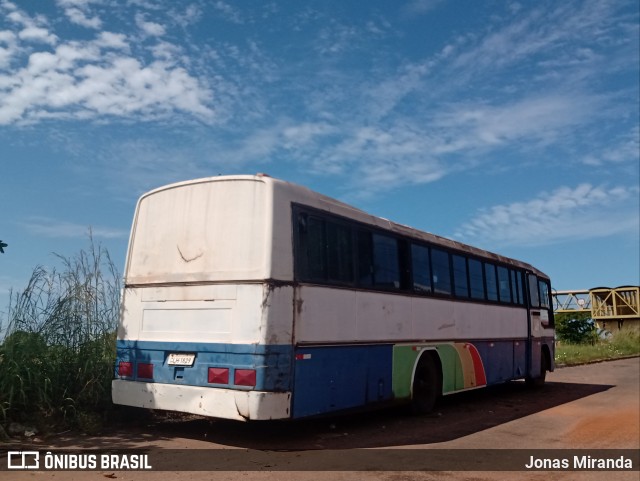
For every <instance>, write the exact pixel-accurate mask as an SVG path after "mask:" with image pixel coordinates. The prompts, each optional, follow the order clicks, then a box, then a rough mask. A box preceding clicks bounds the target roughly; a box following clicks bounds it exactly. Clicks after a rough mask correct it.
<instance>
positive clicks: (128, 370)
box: [118, 361, 133, 377]
mask: <svg viewBox="0 0 640 481" xmlns="http://www.w3.org/2000/svg"><path fill="white" fill-rule="evenodd" d="M118 376H120V377H131V376H133V363H132V362H126V361H120V363H119V364H118Z"/></svg>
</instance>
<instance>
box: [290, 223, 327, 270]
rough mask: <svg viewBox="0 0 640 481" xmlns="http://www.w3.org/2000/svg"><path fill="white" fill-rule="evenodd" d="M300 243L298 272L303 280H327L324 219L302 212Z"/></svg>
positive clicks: (299, 224)
mask: <svg viewBox="0 0 640 481" xmlns="http://www.w3.org/2000/svg"><path fill="white" fill-rule="evenodd" d="M298 245H299V252H298V259H297V260H298V274H299V276H300V278H301V280H307V281H318V280H320V281H323V280H325V279H326V277H327V273H326V249H325V224H324V221H323V220H322V219H320V218H318V217H315V216H310V215H308V214H305V213H302V214H300V215H299V216H298Z"/></svg>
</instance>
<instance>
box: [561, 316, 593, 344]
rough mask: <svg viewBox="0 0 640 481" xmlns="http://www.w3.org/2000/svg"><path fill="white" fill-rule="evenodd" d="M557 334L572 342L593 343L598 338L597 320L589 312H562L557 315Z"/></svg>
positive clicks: (562, 339) (562, 338) (563, 339)
mask: <svg viewBox="0 0 640 481" xmlns="http://www.w3.org/2000/svg"><path fill="white" fill-rule="evenodd" d="M555 327H556V335H557V336H558V339H559V340H560V341H564V342H568V343H571V344H587V343H589V344H593V343H594V342H596V341H597V339H598V333H597V329H596V325H595V322H593V319H591V317H590V314H589V313H580V312H578V313H575V314H574V313H562V314H556V316H555Z"/></svg>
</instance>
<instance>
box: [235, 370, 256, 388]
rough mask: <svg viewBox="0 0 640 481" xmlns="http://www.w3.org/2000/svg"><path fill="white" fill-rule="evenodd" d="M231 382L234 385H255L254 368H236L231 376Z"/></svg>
mask: <svg viewBox="0 0 640 481" xmlns="http://www.w3.org/2000/svg"><path fill="white" fill-rule="evenodd" d="M233 384H235V385H236V386H250V387H254V386H255V385H256V370H255V369H236V371H235V374H234V376H233Z"/></svg>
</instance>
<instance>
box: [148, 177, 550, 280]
mask: <svg viewBox="0 0 640 481" xmlns="http://www.w3.org/2000/svg"><path fill="white" fill-rule="evenodd" d="M242 180H244V181H255V182H263V183H265V184H266V185H268V186H270V188H271V189H272V190H274V191H276V190H277V191H279V192H280V193H281V195H284V196H285V197H287V198H289V199H290V200H291V202H294V203H299V204H303V205H307V206H310V207H314V208H316V209H319V210H323V211H326V212H330V213H333V214H336V215H340V216H343V217H347V218H350V219H353V220H355V221H357V222H361V223H363V224H368V225H371V226H375V227H378V228H380V229H384V230H387V231H392V232H394V233H397V234H398V235H402V236H406V237H411V238H414V239H417V240H420V241H424V242H426V243H429V244H434V245H439V246H442V247H445V248H447V249H450V250H454V251H459V252H462V253H465V254H471V255H474V256H477V257H480V258H484V259H490V260H493V261H496V262H500V263H504V264H509V265H513V266H516V267H519V268H522V269H525V270H527V271H531V272H533V273H535V274H537V275H540V276H542V277H546V278H548V276H547V275H546V274H544V273H543V272H541V271H540V270H538V269H536V268H535V267H533V266H532V265H530V264H528V263H526V262H522V261H519V260H516V259H513V258H510V257H505V256H502V255H500V254H496V253H494V252H490V251H487V250H484V249H480V248H478V247H474V246H471V245H468V244H464V243H462V242H459V241H456V240H453V239H449V238H446V237H442V236H439V235H436V234H432V233H430V232H426V231H422V230H419V229H415V228H413V227H410V226H407V225H403V224H400V223H397V222H393V221H391V220H389V219H385V218H383V217H377V216H374V215H372V214H369V213H367V212H365V211H363V210H361V209H358V208H356V207H354V206H352V205H349V204H346V203H344V202H341V201H339V200H337V199H334V198H332V197H329V196H326V195H324V194H320V193H318V192H315V191H313V190H311V189H309V188H308V187H304V186H302V185H299V184H294V183H291V182H287V181H285V180H281V179H277V178H274V177H271V176H269V175H267V174H262V173H258V174H256V175H219V176H214V177H203V178H199V179H193V180H187V181H182V182H176V183H173V184H169V185H165V186H162V187H158V188H157V189H154V190H151V191H149V192H147V193H145V194H143V195H142V196H141V197H140V200H139V201H138V203H140V201H142V199H144V198H145V197H148V196H150V195H153V194H155V193H157V192H161V191H165V190H169V189H174V188H179V187H185V186H188V185H194V184H201V183H208V182H227V181H242Z"/></svg>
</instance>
